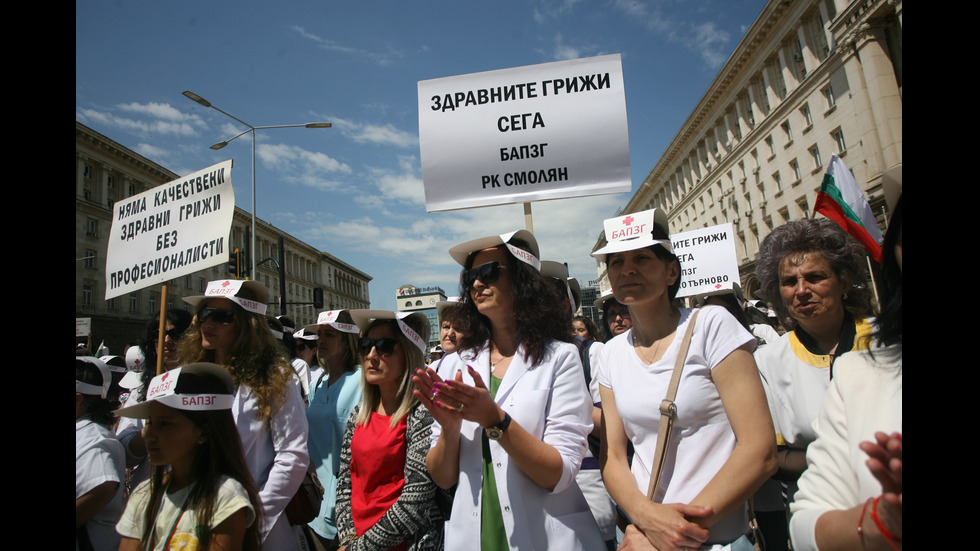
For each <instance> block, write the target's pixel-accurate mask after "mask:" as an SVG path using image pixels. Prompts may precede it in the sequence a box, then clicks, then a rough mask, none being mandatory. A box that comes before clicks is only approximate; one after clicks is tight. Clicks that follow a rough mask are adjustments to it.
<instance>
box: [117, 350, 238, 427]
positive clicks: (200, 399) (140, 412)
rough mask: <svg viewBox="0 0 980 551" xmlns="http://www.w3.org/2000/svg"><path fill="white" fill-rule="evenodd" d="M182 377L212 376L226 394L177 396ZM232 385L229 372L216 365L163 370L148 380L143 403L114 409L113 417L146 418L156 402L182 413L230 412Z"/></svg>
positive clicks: (183, 394) (191, 365)
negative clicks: (179, 410)
mask: <svg viewBox="0 0 980 551" xmlns="http://www.w3.org/2000/svg"><path fill="white" fill-rule="evenodd" d="M182 374H186V375H189V374H195V375H198V374H200V375H211V376H214V377H217V378H218V379H219V380H220V381H221V382H222V383H223V384H224V387H225V390H227V392H226V393H195V394H192V393H190V392H186V389H185V391H184V392H181V393H178V392H177V385H178V384H180V383H179V381H180V376H181V375H182ZM233 390H234V382H233V381H232V378H231V374H230V373H228V370H226V369H225V368H223V367H221V366H220V365H217V364H212V363H196V364H190V365H185V366H183V367H178V368H177V369H171V370H170V371H165V372H163V373H161V374H159V375H157V376H156V377H154V378H153V380H152V381H150V386H149V388H148V389H147V391H146V401H145V402H142V403H140V404H136V405H135V406H130V407H128V408H122V409H117V410H116V411H115V413H116V415H118V416H120V417H136V418H146V417H149V415H150V403H152V402H159V403H161V404H163V405H165V406H170V407H172V408H174V409H182V410H185V411H217V410H222V409H231V404H232V401H233V400H234V397H233V396H232V392H233Z"/></svg>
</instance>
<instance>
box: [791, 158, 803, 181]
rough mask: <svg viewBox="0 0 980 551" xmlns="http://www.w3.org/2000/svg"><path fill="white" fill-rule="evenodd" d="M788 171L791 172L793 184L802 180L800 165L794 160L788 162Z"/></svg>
mask: <svg viewBox="0 0 980 551" xmlns="http://www.w3.org/2000/svg"><path fill="white" fill-rule="evenodd" d="M789 169H790V170H792V171H793V183H794V184H797V183H799V182H800V180H802V179H803V176H802V175H801V174H800V163H799V162H797V160H796V159H793V160H792V161H790V162H789Z"/></svg>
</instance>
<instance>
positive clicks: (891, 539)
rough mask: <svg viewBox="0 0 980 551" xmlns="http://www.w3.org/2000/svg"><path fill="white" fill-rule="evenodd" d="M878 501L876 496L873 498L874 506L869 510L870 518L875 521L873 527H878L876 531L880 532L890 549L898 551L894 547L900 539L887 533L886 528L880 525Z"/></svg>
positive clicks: (878, 498) (896, 547) (879, 499)
mask: <svg viewBox="0 0 980 551" xmlns="http://www.w3.org/2000/svg"><path fill="white" fill-rule="evenodd" d="M879 501H881V496H878V497H876V498H875V504H874V506H873V507H872V508H871V518H872V519H873V520H874V521H875V526H877V527H878V531H879V532H881V535H882V537H884V538H885V542H887V543H888V545H889V546H891V548H892V549H894V550H895V551H898V546H897V545H895V542H898V543H902V538H896V537H895V534H892V533H891V532H889V531H888V528H885V525H884V524H882V522H881V519H880V518H878V502H879Z"/></svg>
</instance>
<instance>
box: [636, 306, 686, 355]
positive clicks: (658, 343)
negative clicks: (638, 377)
mask: <svg viewBox="0 0 980 551" xmlns="http://www.w3.org/2000/svg"><path fill="white" fill-rule="evenodd" d="M669 320H670V326H671V327H672V329H671V330H670V332H668V333H667V334H666V335H664V336H663V337H660V338H659V339H657V340H655V341H653V342H652V343H650V346H651V347H653V346H654V345H656V348H654V350H653V354H652V355H650V356H646V355H645V354H644V352H645V351H644V350H643V348H644V345H643V344H642V343H641V342H639V340H638V339H637V338H636V327H634V328H633V330H632V331H631V332H630V338H631V340H632V341H633V349H634V350H636V355H637V356H639V357H640V359H641V360H643V363H645V364H647V365H652V364H653V363H654V361H655V360H657V359H658V358H660V348H661V347H662V346H663V343H664V341H665V340H667V337H669V336H670V335H672V334H674V333H675V332H676V331H677V324H676V323H674V312H671V313H670V317H669Z"/></svg>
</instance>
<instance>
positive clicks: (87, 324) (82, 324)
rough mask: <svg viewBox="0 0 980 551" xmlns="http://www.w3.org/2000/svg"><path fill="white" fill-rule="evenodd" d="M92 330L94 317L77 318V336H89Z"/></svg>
mask: <svg viewBox="0 0 980 551" xmlns="http://www.w3.org/2000/svg"><path fill="white" fill-rule="evenodd" d="M91 331H92V318H75V336H76V337H87V336H88V334H89V333H90V332H91Z"/></svg>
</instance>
